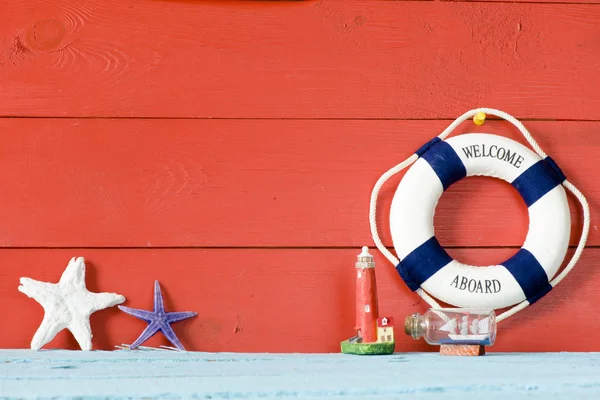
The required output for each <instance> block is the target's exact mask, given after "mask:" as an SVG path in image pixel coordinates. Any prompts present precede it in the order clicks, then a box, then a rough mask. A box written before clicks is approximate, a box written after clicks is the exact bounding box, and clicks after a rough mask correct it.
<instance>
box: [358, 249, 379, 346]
mask: <svg viewBox="0 0 600 400" xmlns="http://www.w3.org/2000/svg"><path fill="white" fill-rule="evenodd" d="M377 318H379V307H378V304H377V284H376V282H375V261H374V260H373V256H372V255H371V254H369V248H368V247H367V246H365V247H363V248H362V253H360V254H359V255H358V261H357V262H356V330H357V333H358V336H359V337H360V339H361V341H362V342H363V343H373V342H376V341H377Z"/></svg>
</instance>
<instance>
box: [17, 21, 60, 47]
mask: <svg viewBox="0 0 600 400" xmlns="http://www.w3.org/2000/svg"><path fill="white" fill-rule="evenodd" d="M66 34H67V31H66V29H65V27H64V25H63V24H62V23H61V22H60V21H58V20H56V19H46V20H41V21H37V22H36V23H35V24H33V25H32V27H31V28H30V29H28V30H27V33H26V34H25V37H24V41H25V45H26V46H27V47H28V48H29V49H31V50H37V51H43V52H48V51H53V50H56V49H58V48H59V47H60V45H61V43H62V41H63V38H64V37H65V35H66Z"/></svg>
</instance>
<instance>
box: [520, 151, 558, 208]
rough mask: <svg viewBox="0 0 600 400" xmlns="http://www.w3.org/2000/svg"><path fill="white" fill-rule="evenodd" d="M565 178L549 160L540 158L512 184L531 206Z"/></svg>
mask: <svg viewBox="0 0 600 400" xmlns="http://www.w3.org/2000/svg"><path fill="white" fill-rule="evenodd" d="M550 161H551V162H552V163H553V162H554V161H552V160H551V159H550ZM554 165H555V164H554ZM556 168H558V167H556ZM564 180H565V176H564V175H562V172H561V173H560V175H559V173H558V172H557V170H556V169H555V168H554V167H553V165H552V164H551V163H550V162H549V161H546V160H540V161H538V162H536V163H535V164H533V165H532V166H531V167H529V168H527V170H525V171H524V172H523V173H522V174H521V175H519V177H518V178H517V179H515V180H514V181H513V182H512V186H513V187H514V188H515V189H517V190H518V191H519V193H520V194H521V196H522V197H523V200H525V204H527V207H530V206H531V205H532V204H534V203H535V202H536V201H538V200H539V199H541V198H542V197H543V196H544V195H545V194H546V193H548V192H549V191H551V190H552V189H554V188H555V187H556V186H558V185H560V184H561V183H562V182H563V181H564Z"/></svg>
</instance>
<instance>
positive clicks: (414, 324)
mask: <svg viewBox="0 0 600 400" xmlns="http://www.w3.org/2000/svg"><path fill="white" fill-rule="evenodd" d="M404 333H406V334H407V335H408V336H412V338H413V339H415V340H416V339H418V338H420V337H421V336H423V334H424V333H425V331H424V329H423V325H422V317H421V316H420V315H419V314H413V315H409V316H408V317H406V318H405V319H404Z"/></svg>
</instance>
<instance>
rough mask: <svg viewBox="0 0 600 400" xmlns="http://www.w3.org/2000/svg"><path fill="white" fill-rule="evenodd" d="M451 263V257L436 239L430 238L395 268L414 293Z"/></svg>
mask: <svg viewBox="0 0 600 400" xmlns="http://www.w3.org/2000/svg"><path fill="white" fill-rule="evenodd" d="M451 261H452V257H450V255H448V253H446V250H444V248H443V247H442V245H441V244H440V242H438V240H437V238H436V237H435V236H432V237H431V238H430V239H428V240H427V241H425V243H423V244H422V245H420V246H419V247H417V248H416V249H414V250H413V251H411V252H410V253H409V254H408V255H407V256H406V257H404V259H403V260H402V261H400V262H399V263H398V265H397V266H396V271H398V273H399V274H400V276H401V277H402V279H403V280H404V282H405V283H406V285H407V286H408V287H409V288H410V290H412V291H413V292H414V291H415V290H417V289H418V288H419V287H420V286H421V284H422V283H423V282H425V281H426V280H427V279H429V278H430V277H431V276H432V275H433V274H435V273H436V272H438V271H439V270H440V269H442V268H443V267H445V266H446V265H447V264H448V263H450V262H451Z"/></svg>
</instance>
